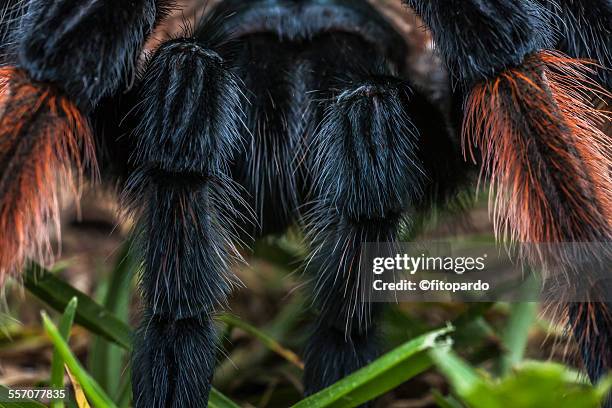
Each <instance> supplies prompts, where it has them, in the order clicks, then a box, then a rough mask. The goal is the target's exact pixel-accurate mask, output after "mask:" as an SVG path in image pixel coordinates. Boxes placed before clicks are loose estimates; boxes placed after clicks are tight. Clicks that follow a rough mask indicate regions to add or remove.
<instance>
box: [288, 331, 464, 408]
mask: <svg viewBox="0 0 612 408" xmlns="http://www.w3.org/2000/svg"><path fill="white" fill-rule="evenodd" d="M451 331H453V328H452V327H450V326H449V327H447V328H444V329H440V330H436V331H433V332H430V333H427V334H424V335H422V336H420V337H417V338H416V339H413V340H411V341H409V342H407V343H405V344H403V345H401V346H399V347H397V348H396V349H394V350H392V351H390V352H389V353H387V354H385V355H383V356H382V357H380V358H378V359H377V360H375V361H374V362H372V363H370V364H368V365H367V366H365V367H363V368H361V369H360V370H358V371H356V372H354V373H353V374H351V375H349V376H348V377H345V378H344V379H342V380H340V381H338V382H337V383H335V384H334V385H332V386H330V387H328V388H326V389H324V390H322V391H320V392H318V393H316V394H314V395H312V396H310V397H308V398H306V399H304V400H302V401H301V402H299V403H297V404H296V405H294V408H323V407H346V408H349V407H355V406H358V405H360V404H363V403H364V402H367V401H370V400H372V399H374V398H376V397H378V396H379V395H381V394H383V393H385V392H387V391H389V390H391V389H393V388H395V387H397V386H398V385H399V384H401V383H403V382H405V381H407V380H409V379H410V378H412V377H414V376H415V375H417V374H419V373H421V372H423V371H424V370H426V369H427V368H429V367H430V365H431V360H430V358H429V356H428V354H427V351H428V350H430V349H432V348H434V349H435V348H437V347H438V346H439V345H440V343H439V340H440V338H441V337H443V336H445V335H447V334H448V333H450V332H451Z"/></svg>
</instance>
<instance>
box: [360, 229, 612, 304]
mask: <svg viewBox="0 0 612 408" xmlns="http://www.w3.org/2000/svg"><path fill="white" fill-rule="evenodd" d="M525 258H529V259H531V260H532V262H529V263H527V262H523V261H521V260H523V259H525ZM611 261H612V243H608V242H606V243H564V244H521V245H516V246H512V247H500V246H498V245H496V244H493V243H491V242H476V241H469V242H418V243H368V244H364V246H363V249H362V252H361V258H360V264H359V276H360V280H361V282H360V283H361V288H362V290H363V291H364V295H365V296H366V297H364V298H363V299H364V300H367V301H370V302H449V301H458V302H491V301H509V302H529V301H541V300H547V301H553V302H554V301H559V302H587V301H605V302H610V301H612V273H610V272H611V271H610V268H611V267H612V262H611Z"/></svg>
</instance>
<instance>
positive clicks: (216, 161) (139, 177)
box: [126, 23, 241, 408]
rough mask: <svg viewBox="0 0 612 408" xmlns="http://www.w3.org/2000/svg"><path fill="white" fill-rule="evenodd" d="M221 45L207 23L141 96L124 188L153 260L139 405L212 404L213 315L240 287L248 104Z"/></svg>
mask: <svg viewBox="0 0 612 408" xmlns="http://www.w3.org/2000/svg"><path fill="white" fill-rule="evenodd" d="M221 38H222V36H220V35H217V34H216V33H214V32H211V28H210V27H209V26H207V24H206V23H204V24H203V26H202V28H200V29H198V30H196V31H195V33H194V34H193V37H191V38H180V39H174V40H171V41H169V42H166V43H164V44H163V45H161V46H160V48H159V49H158V50H157V51H156V53H155V54H154V55H153V57H152V58H151V60H150V61H149V63H148V65H147V67H146V71H145V74H144V79H143V83H142V86H141V90H140V93H139V99H140V104H139V105H138V106H139V108H138V109H137V113H136V114H135V116H136V119H137V120H138V123H139V124H138V126H137V128H136V131H135V135H134V136H135V137H136V139H137V141H136V147H135V151H134V152H133V156H132V160H133V162H134V163H135V164H136V165H137V168H136V170H135V171H134V173H133V174H132V175H131V177H130V178H129V180H128V181H127V187H126V195H127V200H128V201H129V204H130V207H131V208H133V209H134V210H135V212H136V213H137V214H138V215H139V224H140V229H141V236H140V240H141V242H142V246H143V253H144V256H145V259H144V266H145V268H144V272H143V275H142V278H141V289H142V295H143V300H144V304H145V313H144V316H143V321H142V324H141V328H140V331H139V334H138V335H137V344H136V348H135V354H134V357H133V369H132V375H133V384H134V401H135V406H136V407H138V408H152V407H153V408H156V407H160V408H161V407H177V408H179V407H199V406H205V404H206V401H207V399H208V393H209V391H210V386H211V379H212V375H213V372H214V366H215V359H216V357H215V355H216V352H215V351H216V337H217V334H216V333H215V328H214V322H213V315H214V313H215V309H216V308H217V307H218V306H219V305H222V304H224V303H225V302H226V296H227V294H228V293H229V291H230V289H231V287H232V285H233V284H234V283H235V278H233V277H232V275H231V274H230V269H231V264H232V262H233V261H234V260H236V259H238V254H237V252H236V250H235V247H234V243H233V235H234V231H233V229H232V224H233V220H234V219H235V218H236V217H237V216H236V213H235V210H234V208H233V207H232V205H231V203H230V202H228V199H227V197H235V196H237V192H236V191H235V189H234V187H233V184H232V182H231V179H230V178H229V174H228V173H229V169H228V161H229V159H230V158H231V156H232V155H233V152H234V149H235V148H236V147H237V146H238V145H239V144H240V140H239V139H240V133H239V123H240V103H241V100H240V99H241V98H240V90H239V88H238V82H237V79H236V78H235V77H234V76H233V75H232V74H231V72H230V70H229V69H228V68H227V67H226V66H225V62H224V60H223V59H222V57H221V56H220V54H219V53H218V50H219V47H221V44H220V43H219V40H220V39H221Z"/></svg>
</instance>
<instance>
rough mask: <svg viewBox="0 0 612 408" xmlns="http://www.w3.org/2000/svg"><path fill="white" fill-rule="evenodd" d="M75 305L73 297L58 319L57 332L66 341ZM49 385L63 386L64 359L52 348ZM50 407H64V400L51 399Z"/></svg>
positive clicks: (59, 387)
mask: <svg viewBox="0 0 612 408" xmlns="http://www.w3.org/2000/svg"><path fill="white" fill-rule="evenodd" d="M77 305H78V299H77V298H76V297H73V298H72V299H71V300H70V302H69V303H68V306H66V310H65V311H64V314H63V315H62V318H61V319H60V323H59V333H60V335H61V336H62V338H63V339H65V340H66V342H68V340H69V338H70V330H72V323H73V322H74V315H75V313H76V309H77ZM51 387H52V388H57V389H61V388H64V359H63V358H62V356H61V354H60V352H59V351H58V350H57V349H55V350H53V359H52V360H51ZM50 407H51V408H64V402H63V401H52V402H51V405H50Z"/></svg>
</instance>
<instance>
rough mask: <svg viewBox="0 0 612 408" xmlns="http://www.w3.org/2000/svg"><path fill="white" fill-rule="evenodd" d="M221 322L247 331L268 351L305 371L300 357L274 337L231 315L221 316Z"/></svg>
mask: <svg viewBox="0 0 612 408" xmlns="http://www.w3.org/2000/svg"><path fill="white" fill-rule="evenodd" d="M219 321H221V322H223V323H225V324H227V325H228V326H231V327H236V328H239V329H241V330H243V331H245V332H246V333H248V334H250V335H251V336H253V337H255V338H256V339H258V340H259V341H261V342H262V343H263V345H265V346H266V347H267V348H268V349H270V350H271V351H273V352H275V353H276V354H278V355H279V356H281V357H283V358H284V359H285V360H287V361H289V362H290V363H291V364H293V365H294V366H296V367H298V368H299V369H301V370H303V369H304V363H303V362H302V360H301V359H300V358H299V357H298V355H297V354H295V353H294V352H293V351H291V350H289V349H286V348H284V347H283V346H282V345H281V344H280V343H279V342H277V341H276V340H274V339H273V338H272V337H270V336H268V335H267V334H266V333H264V332H263V331H261V330H259V329H258V328H256V327H253V326H252V325H250V324H248V323H247V322H245V321H243V320H241V319H239V318H238V317H236V316H232V315H229V314H223V315H221V316H219Z"/></svg>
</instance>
